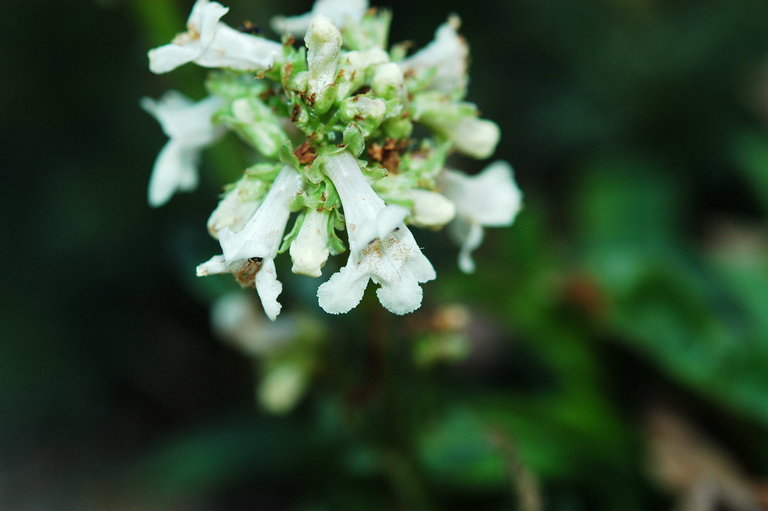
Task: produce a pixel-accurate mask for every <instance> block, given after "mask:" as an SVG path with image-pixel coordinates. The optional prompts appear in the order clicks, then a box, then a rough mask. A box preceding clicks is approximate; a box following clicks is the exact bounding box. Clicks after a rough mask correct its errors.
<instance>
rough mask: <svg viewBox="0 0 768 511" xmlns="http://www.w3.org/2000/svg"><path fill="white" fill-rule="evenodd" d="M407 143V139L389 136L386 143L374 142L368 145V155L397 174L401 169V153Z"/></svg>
mask: <svg viewBox="0 0 768 511" xmlns="http://www.w3.org/2000/svg"><path fill="white" fill-rule="evenodd" d="M407 145H408V141H407V140H406V139H401V140H397V139H395V138H388V139H386V140H385V141H384V145H381V144H378V143H376V142H374V143H372V144H371V145H370V146H369V147H368V156H369V157H370V158H371V160H373V161H376V162H379V163H381V166H382V167H384V168H385V169H387V170H388V171H390V172H393V173H395V174H397V173H398V172H399V171H400V154H401V153H402V152H403V151H404V150H405V148H406V146H407Z"/></svg>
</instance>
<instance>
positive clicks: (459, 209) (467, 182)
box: [437, 161, 522, 273]
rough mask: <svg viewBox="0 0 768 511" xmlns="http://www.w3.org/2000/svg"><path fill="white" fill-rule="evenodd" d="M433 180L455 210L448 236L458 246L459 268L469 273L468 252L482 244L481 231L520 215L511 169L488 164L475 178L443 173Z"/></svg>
mask: <svg viewBox="0 0 768 511" xmlns="http://www.w3.org/2000/svg"><path fill="white" fill-rule="evenodd" d="M437 180H438V185H439V186H440V188H441V191H442V192H443V194H445V196H446V197H448V198H449V199H450V200H451V201H453V203H454V205H455V206H456V220H455V221H454V222H453V223H452V224H451V225H450V232H451V235H452V236H453V238H454V239H455V240H456V241H457V243H459V244H460V245H461V250H460V251H459V268H460V269H461V270H462V271H463V272H465V273H472V272H474V271H475V262H474V261H473V260H472V251H473V250H475V249H476V248H477V247H479V246H480V244H481V243H482V241H483V227H505V226H508V225H511V224H512V222H514V220H515V217H516V216H517V213H518V212H519V211H520V207H521V204H522V192H520V189H519V188H518V187H517V183H515V178H514V175H513V172H512V167H510V165H509V164H508V163H507V162H504V161H497V162H494V163H492V164H490V165H489V166H487V167H486V168H485V169H484V170H483V171H482V172H480V173H479V174H477V175H476V176H468V175H466V174H464V173H463V172H459V171H457V170H452V169H445V170H444V171H443V172H442V173H441V174H440V175H439V176H438V179H437Z"/></svg>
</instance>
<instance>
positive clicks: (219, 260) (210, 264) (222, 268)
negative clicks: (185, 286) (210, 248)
mask: <svg viewBox="0 0 768 511" xmlns="http://www.w3.org/2000/svg"><path fill="white" fill-rule="evenodd" d="M230 271H231V270H230V267H229V265H228V264H227V261H226V259H224V256H223V255H215V256H213V257H211V258H210V259H208V260H207V261H206V262H204V263H203V264H199V265H197V270H196V272H197V276H198V277H207V276H208V275H217V274H219V273H229V272H230Z"/></svg>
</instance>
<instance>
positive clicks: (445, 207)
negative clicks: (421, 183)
mask: <svg viewBox="0 0 768 511" xmlns="http://www.w3.org/2000/svg"><path fill="white" fill-rule="evenodd" d="M405 195H406V196H407V197H408V199H410V200H412V201H413V210H412V215H411V216H412V219H411V220H412V222H413V224H414V225H418V226H419V227H432V228H439V227H442V226H444V225H445V224H447V223H448V222H450V221H451V220H453V218H454V217H455V216H456V207H455V206H454V205H453V203H452V202H451V201H450V200H448V199H447V198H446V197H445V196H444V195H442V194H439V193H437V192H433V191H430V190H422V189H421V188H413V189H411V190H408V191H407V192H406V194H405Z"/></svg>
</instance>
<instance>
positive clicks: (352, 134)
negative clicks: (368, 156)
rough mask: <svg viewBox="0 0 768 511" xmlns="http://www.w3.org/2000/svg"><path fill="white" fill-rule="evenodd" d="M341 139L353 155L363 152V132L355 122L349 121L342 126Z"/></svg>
mask: <svg viewBox="0 0 768 511" xmlns="http://www.w3.org/2000/svg"><path fill="white" fill-rule="evenodd" d="M342 140H343V143H344V144H345V145H346V146H347V149H348V150H349V152H350V153H352V154H353V155H355V157H357V156H360V155H361V154H363V150H364V149H365V134H364V133H363V130H362V128H360V126H359V125H358V124H357V123H356V122H353V123H350V124H348V125H347V127H346V128H344V136H343V138H342Z"/></svg>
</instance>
